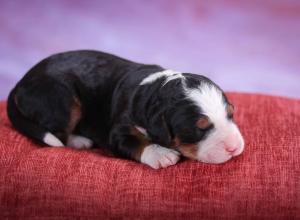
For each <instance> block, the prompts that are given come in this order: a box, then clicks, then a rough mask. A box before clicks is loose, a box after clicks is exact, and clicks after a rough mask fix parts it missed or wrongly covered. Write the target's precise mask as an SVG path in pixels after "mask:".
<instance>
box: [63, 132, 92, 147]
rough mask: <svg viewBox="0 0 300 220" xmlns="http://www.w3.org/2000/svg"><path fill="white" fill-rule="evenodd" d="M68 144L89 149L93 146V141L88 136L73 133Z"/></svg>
mask: <svg viewBox="0 0 300 220" xmlns="http://www.w3.org/2000/svg"><path fill="white" fill-rule="evenodd" d="M67 146H69V147H73V148H76V149H88V148H91V147H92V146H93V141H92V140H90V139H88V138H86V137H82V136H79V135H73V134H71V135H69V137H68V141H67Z"/></svg>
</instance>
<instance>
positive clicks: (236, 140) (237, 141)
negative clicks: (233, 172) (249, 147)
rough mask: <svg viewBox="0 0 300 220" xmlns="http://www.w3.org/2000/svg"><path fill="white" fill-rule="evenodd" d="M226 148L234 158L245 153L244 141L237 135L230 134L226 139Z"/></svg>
mask: <svg viewBox="0 0 300 220" xmlns="http://www.w3.org/2000/svg"><path fill="white" fill-rule="evenodd" d="M223 142H224V148H225V150H226V151H227V152H228V153H230V154H231V155H232V156H237V155H239V154H240V153H241V152H242V151H243V141H242V140H241V138H240V136H239V135H237V134H230V135H228V136H227V137H225V138H224V141H223Z"/></svg>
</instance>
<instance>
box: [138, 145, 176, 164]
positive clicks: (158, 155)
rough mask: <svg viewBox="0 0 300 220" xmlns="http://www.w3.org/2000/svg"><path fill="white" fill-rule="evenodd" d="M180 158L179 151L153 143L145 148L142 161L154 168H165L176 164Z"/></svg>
mask: <svg viewBox="0 0 300 220" xmlns="http://www.w3.org/2000/svg"><path fill="white" fill-rule="evenodd" d="M179 159H180V154H179V152H177V151H175V150H172V149H169V148H165V147H161V146H160V145H157V144H151V145H148V146H147V147H145V148H144V151H143V153H142V156H141V162H142V163H144V164H147V165H149V166H150V167H152V168H154V169H159V168H165V167H168V166H171V165H174V164H176V163H177V162H178V161H179Z"/></svg>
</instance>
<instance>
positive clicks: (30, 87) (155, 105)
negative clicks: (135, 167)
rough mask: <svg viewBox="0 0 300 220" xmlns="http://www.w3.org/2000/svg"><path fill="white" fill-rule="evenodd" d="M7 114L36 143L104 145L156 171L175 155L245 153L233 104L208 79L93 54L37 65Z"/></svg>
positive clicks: (215, 157) (205, 158) (211, 159)
mask: <svg viewBox="0 0 300 220" xmlns="http://www.w3.org/2000/svg"><path fill="white" fill-rule="evenodd" d="M7 112H8V116H9V118H10V120H11V122H12V124H13V126H14V127H15V128H16V129H17V130H18V131H20V132H21V133H23V134H25V135H27V136H28V137H30V138H33V139H34V140H36V141H39V142H41V143H44V144H47V145H50V146H53V147H63V146H69V147H74V148H90V147H92V146H95V147H103V148H106V149H108V150H110V151H111V152H112V153H114V154H115V155H117V156H120V157H123V158H128V159H133V160H136V161H139V162H142V163H144V164H147V165H149V166H151V167H152V168H155V169H158V168H161V167H168V166H170V165H173V164H176V163H177V162H178V160H179V158H180V155H183V156H185V157H188V158H192V159H195V160H199V161H202V162H206V163H216V164H217V163H223V162H225V161H228V160H229V159H231V158H232V157H234V156H237V155H239V154H241V153H242V151H243V149H244V140H243V138H242V135H241V133H240V131H239V129H238V127H237V125H236V124H235V122H234V121H233V106H232V104H230V103H229V101H228V99H227V98H226V96H225V94H224V93H223V91H222V90H221V89H220V88H219V87H218V86H217V85H216V84H215V83H213V82H212V81H211V80H209V79H208V78H206V77H204V76H200V75H196V74H190V73H180V72H176V71H172V70H168V69H163V68H162V67H160V66H157V65H144V64H139V63H135V62H131V61H129V60H125V59H122V58H120V57H117V56H114V55H111V54H107V53H103V52H98V51H89V50H82V51H72V52H65V53H60V54H56V55H53V56H50V57H48V58H46V59H44V60H42V61H41V62H39V63H38V64H37V65H35V66H34V67H33V68H32V69H30V70H29V72H28V73H27V74H26V75H25V76H24V77H23V78H22V79H21V80H20V81H19V82H18V83H17V85H16V86H15V88H14V89H13V90H12V91H11V93H10V95H9V98H8V105H7Z"/></svg>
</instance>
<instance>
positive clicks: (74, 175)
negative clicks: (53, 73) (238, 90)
mask: <svg viewBox="0 0 300 220" xmlns="http://www.w3.org/2000/svg"><path fill="white" fill-rule="evenodd" d="M229 96H230V98H231V100H232V102H233V103H234V104H235V106H236V116H235V118H236V121H237V123H238V124H239V125H240V128H241V131H242V133H243V135H244V137H245V142H246V148H245V151H244V153H243V154H242V155H241V156H239V157H237V158H235V159H233V160H231V161H230V162H228V163H226V164H222V165H208V164H203V163H200V162H195V161H191V160H184V161H182V162H180V163H179V164H178V165H175V166H172V167H169V168H167V169H162V170H152V169H150V168H148V167H146V166H144V165H142V164H138V163H135V162H132V161H127V160H122V159H117V158H112V157H109V156H106V155H104V154H101V153H100V152H99V151H95V150H94V151H91V150H82V151H79V150H74V149H69V148H49V147H40V146H38V145H37V144H35V143H33V142H32V141H30V140H29V139H27V138H26V137H24V136H22V135H20V134H19V133H17V132H16V131H14V130H13V129H12V128H11V126H10V123H9V122H8V119H7V116H6V111H5V106H6V104H5V103H1V104H0V134H1V138H0V155H1V158H0V168H1V169H0V219H2V218H4V219H5V218H8V219H14V218H19V219H26V218H27V219H43V218H53V219H74V218H76V217H82V218H86V219H106V218H115V219H119V218H124V219H151V218H154V219H184V218H186V219H300V126H299V125H300V101H298V100H292V99H285V98H279V97H271V96H263V95H253V94H229Z"/></svg>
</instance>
